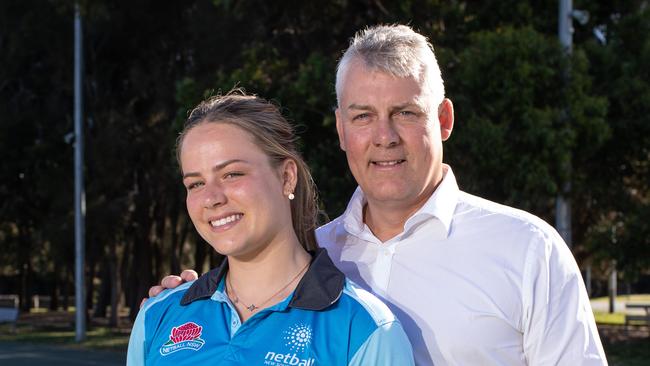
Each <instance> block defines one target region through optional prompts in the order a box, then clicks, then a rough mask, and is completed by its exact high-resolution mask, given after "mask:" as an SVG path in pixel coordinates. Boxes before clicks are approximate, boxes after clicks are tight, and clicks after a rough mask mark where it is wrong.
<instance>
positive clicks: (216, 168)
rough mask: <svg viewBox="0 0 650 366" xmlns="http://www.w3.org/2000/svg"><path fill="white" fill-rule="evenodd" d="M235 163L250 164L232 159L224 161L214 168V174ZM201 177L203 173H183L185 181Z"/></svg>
mask: <svg viewBox="0 0 650 366" xmlns="http://www.w3.org/2000/svg"><path fill="white" fill-rule="evenodd" d="M234 163H248V162H247V161H246V160H242V159H230V160H226V161H224V162H223V163H219V164H217V165H215V166H213V167H212V171H213V172H216V171H219V170H221V169H223V168H225V167H227V166H228V165H230V164H234ZM200 176H201V173H199V172H189V173H183V179H185V178H192V177H200Z"/></svg>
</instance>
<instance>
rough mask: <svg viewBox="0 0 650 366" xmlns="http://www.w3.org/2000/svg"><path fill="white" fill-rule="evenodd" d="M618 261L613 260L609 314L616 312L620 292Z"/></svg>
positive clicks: (610, 277) (610, 278) (610, 274)
mask: <svg viewBox="0 0 650 366" xmlns="http://www.w3.org/2000/svg"><path fill="white" fill-rule="evenodd" d="M617 277H618V276H617V272H616V261H615V260H612V271H611V272H610V273H609V291H608V292H609V312H610V313H615V312H616V294H617V292H618V286H617V283H616V279H617Z"/></svg>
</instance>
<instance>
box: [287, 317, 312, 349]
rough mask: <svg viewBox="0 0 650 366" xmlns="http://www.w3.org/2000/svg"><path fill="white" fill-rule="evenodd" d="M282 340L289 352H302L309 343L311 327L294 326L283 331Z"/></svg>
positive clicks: (304, 325)
mask: <svg viewBox="0 0 650 366" xmlns="http://www.w3.org/2000/svg"><path fill="white" fill-rule="evenodd" d="M284 340H285V341H286V342H287V343H286V344H285V345H286V346H288V347H289V350H291V351H296V352H302V351H304V350H305V347H307V346H308V345H309V343H311V327H310V326H309V325H306V324H299V325H295V326H293V327H291V328H289V329H288V330H285V331H284Z"/></svg>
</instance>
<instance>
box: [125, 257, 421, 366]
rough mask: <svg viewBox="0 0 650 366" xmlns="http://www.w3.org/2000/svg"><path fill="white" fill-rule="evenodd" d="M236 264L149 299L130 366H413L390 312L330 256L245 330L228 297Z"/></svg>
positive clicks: (140, 318)
mask: <svg viewBox="0 0 650 366" xmlns="http://www.w3.org/2000/svg"><path fill="white" fill-rule="evenodd" d="M227 271H228V262H227V260H224V262H223V263H222V265H221V266H220V267H218V268H215V269H213V270H212V271H210V272H208V273H206V274H204V275H203V276H201V277H200V278H199V279H198V280H196V281H194V282H190V283H186V284H183V285H181V286H179V287H177V288H175V289H171V290H166V291H164V292H163V293H161V294H160V295H158V296H156V297H154V298H151V299H149V300H148V301H147V302H146V303H145V305H144V307H143V308H142V309H141V310H140V312H139V313H138V317H137V318H136V320H135V323H134V325H133V330H132V332H131V339H130V340H129V351H128V355H127V365H130V366H135V365H145V364H147V365H174V366H180V365H208V364H215V365H269V366H321V365H322V366H338V365H400V366H401V365H407V366H408V365H413V355H412V351H411V345H410V343H409V341H408V338H407V337H406V335H405V333H404V330H403V329H402V325H401V324H400V323H399V321H398V320H397V319H396V318H395V316H394V315H393V314H392V313H391V312H390V310H389V309H388V307H386V305H384V304H383V303H382V302H381V301H379V300H378V299H377V298H376V297H375V296H374V295H372V294H370V293H369V292H367V291H365V290H363V289H361V288H360V287H358V286H357V285H355V284H354V283H353V282H351V281H349V280H347V279H346V278H345V276H344V275H343V274H342V273H341V272H340V271H339V270H338V269H337V268H336V267H335V266H334V264H333V263H332V261H331V260H330V258H329V256H328V255H327V252H326V251H325V249H318V250H317V251H316V252H314V253H313V255H312V262H311V265H310V267H309V269H308V270H307V272H306V273H305V275H304V276H303V278H302V279H301V280H300V282H299V283H298V286H297V287H296V289H295V290H294V292H293V293H292V294H291V295H289V296H288V297H287V298H286V299H284V300H283V301H281V302H279V303H278V304H276V305H274V306H272V307H269V308H266V309H262V310H259V311H258V312H257V313H256V314H254V315H253V316H252V317H250V318H249V319H248V320H247V321H246V322H244V323H242V322H241V320H240V318H239V315H238V314H237V311H236V310H235V308H234V306H233V304H232V303H231V302H230V300H229V299H228V296H227V295H226V293H225V285H224V278H225V274H226V273H227Z"/></svg>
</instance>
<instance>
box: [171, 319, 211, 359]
mask: <svg viewBox="0 0 650 366" xmlns="http://www.w3.org/2000/svg"><path fill="white" fill-rule="evenodd" d="M202 331H203V327H202V326H200V325H198V324H196V323H194V322H187V323H185V324H183V325H179V326H178V327H173V328H172V331H171V333H170V334H169V341H168V342H167V343H165V344H163V345H162V347H160V354H161V355H163V356H167V355H169V354H172V353H174V352H177V351H180V350H183V349H191V350H192V351H198V350H200V349H201V347H203V345H204V344H205V341H204V340H203V339H201V338H200V337H201V332H202Z"/></svg>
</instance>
